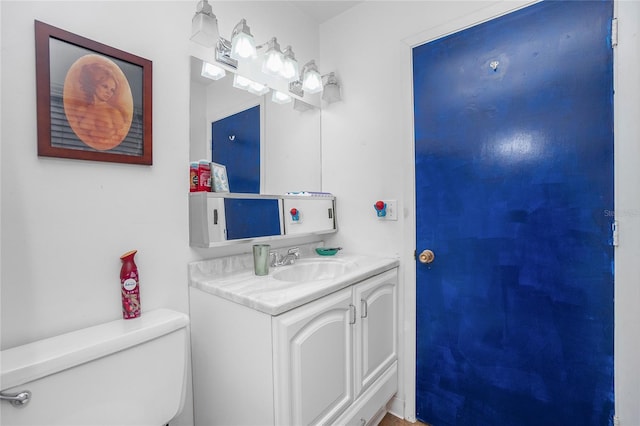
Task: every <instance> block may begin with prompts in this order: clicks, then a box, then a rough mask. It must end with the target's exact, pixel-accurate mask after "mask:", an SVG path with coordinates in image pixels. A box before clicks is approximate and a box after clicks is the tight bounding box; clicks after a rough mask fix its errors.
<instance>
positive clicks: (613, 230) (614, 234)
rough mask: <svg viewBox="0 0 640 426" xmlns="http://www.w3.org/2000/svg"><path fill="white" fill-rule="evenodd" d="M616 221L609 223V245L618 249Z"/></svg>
mask: <svg viewBox="0 0 640 426" xmlns="http://www.w3.org/2000/svg"><path fill="white" fill-rule="evenodd" d="M618 238H619V233H618V221H617V220H614V221H613V222H611V245H612V246H614V247H618Z"/></svg>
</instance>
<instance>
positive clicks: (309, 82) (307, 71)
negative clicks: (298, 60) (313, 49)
mask: <svg viewBox="0 0 640 426" xmlns="http://www.w3.org/2000/svg"><path fill="white" fill-rule="evenodd" d="M302 75H303V77H302V89H304V90H305V91H307V92H309V93H318V92H321V91H322V77H321V76H320V73H319V72H318V67H317V66H316V63H315V61H314V60H311V61H309V62H307V63H306V64H305V66H304V67H303V68H302Z"/></svg>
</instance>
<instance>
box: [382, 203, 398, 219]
mask: <svg viewBox="0 0 640 426" xmlns="http://www.w3.org/2000/svg"><path fill="white" fill-rule="evenodd" d="M380 201H382V202H383V203H385V204H386V205H387V215H386V216H383V217H379V218H378V219H380V220H398V208H397V207H398V201H397V200H380Z"/></svg>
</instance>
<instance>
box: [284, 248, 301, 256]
mask: <svg viewBox="0 0 640 426" xmlns="http://www.w3.org/2000/svg"><path fill="white" fill-rule="evenodd" d="M287 254H292V255H294V256H295V257H300V248H299V247H292V248H290V249H289V250H287Z"/></svg>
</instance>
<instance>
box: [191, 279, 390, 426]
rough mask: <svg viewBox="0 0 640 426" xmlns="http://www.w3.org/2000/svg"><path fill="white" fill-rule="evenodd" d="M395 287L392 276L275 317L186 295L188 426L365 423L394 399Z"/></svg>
mask: <svg viewBox="0 0 640 426" xmlns="http://www.w3.org/2000/svg"><path fill="white" fill-rule="evenodd" d="M397 283H398V277H397V268H393V269H390V270H387V271H385V272H382V273H380V274H378V275H375V276H373V277H370V278H367V279H364V280H363V281H360V282H358V283H355V284H353V285H351V286H348V287H346V288H343V289H341V290H338V291H335V292H333V293H331V294H328V295H325V296H323V297H321V298H319V299H317V300H314V301H312V302H309V303H306V304H304V305H302V306H299V307H296V308H294V309H291V310H289V311H287V312H284V313H282V314H279V315H268V314H265V313H262V312H258V311H256V310H254V309H251V308H249V307H246V306H241V305H239V304H237V303H234V302H231V301H229V300H225V299H223V298H221V297H218V296H215V295H211V294H208V293H206V292H202V291H201V290H199V289H197V288H193V287H191V289H190V291H191V302H190V303H191V328H192V346H193V378H194V399H195V424H196V425H204V424H206V425H215V424H225V425H233V424H243V425H244V424H254V425H267V424H269V425H278V426H285V425H332V424H335V425H348V424H353V425H366V424H372V420H373V418H374V416H375V415H376V414H377V413H379V411H380V410H381V409H382V408H383V407H384V406H385V404H386V403H387V402H388V401H389V400H390V399H391V398H392V396H393V395H394V394H395V393H396V391H397ZM212 302H213V303H212Z"/></svg>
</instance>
